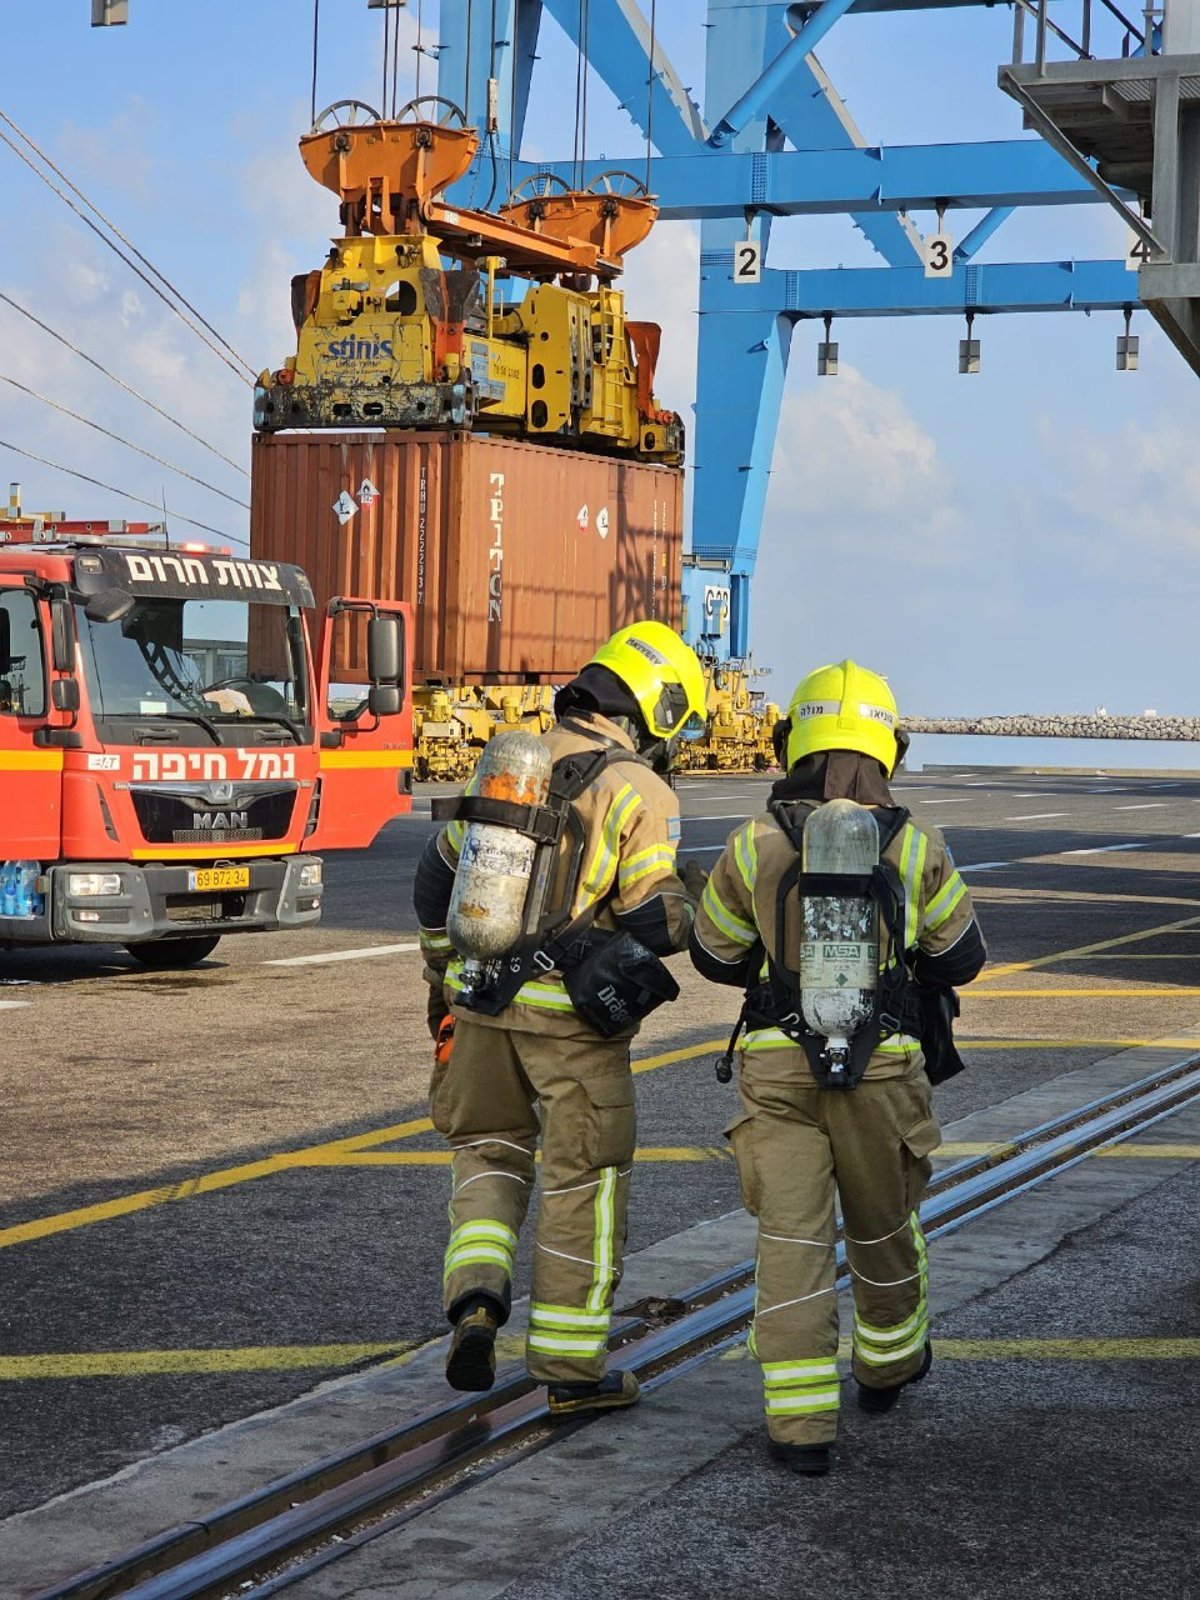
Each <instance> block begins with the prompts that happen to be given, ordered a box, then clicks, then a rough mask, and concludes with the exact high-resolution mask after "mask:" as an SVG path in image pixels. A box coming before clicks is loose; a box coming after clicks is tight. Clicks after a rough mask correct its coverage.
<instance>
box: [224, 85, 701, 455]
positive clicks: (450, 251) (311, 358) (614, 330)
mask: <svg viewBox="0 0 1200 1600" xmlns="http://www.w3.org/2000/svg"><path fill="white" fill-rule="evenodd" d="M479 143H480V138H479V133H478V130H477V129H475V128H469V127H467V126H466V125H465V122H464V119H463V115H462V113H461V112H460V111H459V110H458V108H457V107H456V106H454V105H452V104H451V103H450V102H448V101H444V100H441V99H438V98H437V97H425V98H423V99H420V100H414V101H412V102H410V104H409V105H407V106H405V107H404V108H403V109H402V110H401V111H400V112H399V113H398V114H397V116H396V117H394V118H390V119H385V118H382V117H380V116H379V115H378V113H377V112H375V111H374V110H372V108H371V107H370V106H366V105H363V104H362V102H360V101H353V100H344V101H339V102H338V103H337V104H336V105H333V106H330V107H329V108H328V109H327V110H326V111H324V112H323V113H322V114H321V116H320V117H319V118H318V119H317V121H316V123H315V124H314V126H313V129H312V131H311V132H310V133H308V134H306V135H305V136H304V137H303V138H302V139H301V140H300V154H301V157H302V159H303V161H304V164H305V167H306V168H307V169H308V171H309V173H310V174H311V176H312V177H313V178H315V179H316V181H317V182H318V183H320V184H322V185H323V186H324V187H326V188H328V189H330V190H332V191H333V193H334V194H336V195H337V196H338V198H339V200H340V202H341V210H340V216H341V221H342V226H343V228H344V230H345V231H344V234H343V236H342V237H341V238H338V239H335V240H334V241H333V247H332V249H331V250H330V252H329V255H328V257H327V259H326V261H325V264H324V266H323V267H321V268H320V269H319V270H316V271H312V272H308V273H304V274H301V275H300V276H299V277H297V278H294V279H293V280H292V314H293V320H294V322H295V325H296V333H297V348H296V354H295V355H294V356H289V357H288V358H287V359H286V360H285V362H284V364H283V366H282V367H280V368H278V369H277V370H275V371H266V372H263V373H262V374H261V376H260V378H259V381H258V385H257V388H256V390H255V410H254V424H255V427H256V429H258V430H259V431H260V432H272V431H275V430H278V429H284V428H354V427H364V426H365V427H377V428H378V427H382V428H457V429H471V428H479V429H480V430H482V431H486V432H488V433H498V434H507V435H511V436H514V437H518V438H522V439H529V440H535V441H537V442H538V443H540V444H557V445H562V446H566V447H568V448H570V449H573V450H590V451H597V452H601V453H604V454H608V455H617V456H625V457H626V458H628V459H631V460H638V461H651V462H658V463H660V464H663V465H670V466H677V465H678V464H679V463H680V462H681V461H682V460H683V452H684V428H683V423H682V422H681V420H680V418H679V416H678V415H677V414H676V413H675V412H673V411H665V410H663V409H662V408H661V407H660V406H659V404H658V401H657V400H656V398H655V396H654V392H653V390H654V368H655V364H656V362H657V358H658V351H659V339H660V330H659V328H658V326H657V325H656V324H654V323H647V322H634V321H629V320H627V319H626V316H625V305H624V296H623V295H622V293H621V291H620V290H619V289H617V288H615V287H614V285H613V280H614V279H615V278H616V277H617V276H618V274H619V273H620V271H621V268H622V265H623V258H624V255H625V253H626V252H627V251H628V250H631V249H633V248H634V247H635V246H636V245H638V244H640V243H641V242H642V240H643V239H645V238H646V236H647V235H648V233H649V232H650V230H651V228H652V227H653V226H654V222H655V219H656V218H657V216H658V206H657V204H656V202H655V201H654V199H653V198H652V197H651V196H649V195H648V194H647V193H646V191H645V188H644V186H643V185H642V184H641V183H640V181H639V180H638V179H637V178H635V177H633V176H632V175H631V174H628V173H623V172H610V173H605V174H603V175H602V176H601V177H599V178H597V179H596V180H595V181H594V183H593V184H592V186H591V187H590V188H589V189H586V190H572V189H569V188H568V187H567V186H566V185H565V184H563V183H562V182H561V180H559V179H557V178H554V177H551V176H547V177H538V178H533V179H528V180H526V182H525V183H524V184H522V185H520V186H519V187H518V188H517V189H516V190H514V192H513V193H512V195H511V196H510V197H509V199H508V202H507V203H506V204H505V205H504V206H502V207H500V209H499V210H498V211H494V212H489V211H472V210H468V209H464V208H462V207H456V206H451V205H449V204H447V203H446V201H445V200H444V198H443V195H444V191H445V190H446V189H447V188H448V187H449V186H450V185H451V184H453V183H454V182H456V181H457V180H458V179H459V178H461V177H462V176H463V175H464V174H465V173H466V171H467V169H468V168H469V166H470V164H471V162H472V160H473V159H474V156H475V154H476V153H477V151H478V149H479ZM448 262H449V263H452V264H450V265H448V264H447V263H448ZM453 263H457V264H453Z"/></svg>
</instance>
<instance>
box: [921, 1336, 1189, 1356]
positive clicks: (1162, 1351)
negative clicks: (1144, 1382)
mask: <svg viewBox="0 0 1200 1600" xmlns="http://www.w3.org/2000/svg"><path fill="white" fill-rule="evenodd" d="M933 1353H934V1355H936V1356H948V1357H949V1359H950V1360H951V1361H1197V1360H1200V1339H935V1340H934V1341H933Z"/></svg>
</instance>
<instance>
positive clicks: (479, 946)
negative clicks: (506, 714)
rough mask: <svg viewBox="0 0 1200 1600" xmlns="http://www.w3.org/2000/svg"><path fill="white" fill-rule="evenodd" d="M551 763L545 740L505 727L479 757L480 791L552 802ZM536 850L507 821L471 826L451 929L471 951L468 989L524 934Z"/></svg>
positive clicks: (456, 941) (525, 801)
mask: <svg viewBox="0 0 1200 1600" xmlns="http://www.w3.org/2000/svg"><path fill="white" fill-rule="evenodd" d="M550 768H551V761H550V752H549V751H548V750H547V749H546V746H545V745H544V744H543V743H542V741H541V740H540V739H536V738H534V736H533V735H532V734H531V733H520V732H513V733H501V734H498V735H497V736H496V737H495V738H494V739H492V740H490V741H489V743H488V744H487V746H486V747H485V749H484V752H483V755H482V756H481V757H480V759H479V766H478V768H477V769H476V775H475V776H476V782H475V785H474V789H473V793H475V794H477V795H478V796H479V797H480V799H483V800H507V801H509V802H511V803H512V804H513V805H518V806H541V805H545V803H546V799H547V797H548V795H549V793H550ZM536 853H537V845H536V844H535V843H534V841H533V840H532V839H530V838H527V837H526V835H525V834H523V833H518V832H517V830H516V829H515V828H512V827H509V826H507V825H506V824H504V823H498V822H470V823H468V824H467V830H466V835H465V837H464V839H463V845H462V851H461V853H460V855H459V858H458V868H457V871H456V872H455V874H454V890H453V893H452V894H451V896H450V911H449V914H448V916H447V919H446V933H447V935H448V937H449V939H450V943H451V944H452V945H453V946H454V948H455V949H456V950H457V951H458V953H459V955H460V956H462V957H463V960H464V963H465V971H464V979H465V982H466V986H467V988H468V989H471V988H474V987H475V986H476V985H477V984H478V983H479V982H480V981H481V980H482V978H483V968H484V967H485V966H486V965H487V963H488V962H491V961H497V960H499V959H500V957H502V956H505V955H507V954H508V953H509V951H510V950H511V949H512V948H513V946H514V945H515V944H516V943H517V941H518V940H519V939H520V937H521V934H522V932H523V931H524V925H525V902H526V898H527V896H528V893H529V880H530V877H531V876H532V873H533V864H534V857H535V855H536Z"/></svg>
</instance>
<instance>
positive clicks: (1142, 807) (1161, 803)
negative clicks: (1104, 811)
mask: <svg viewBox="0 0 1200 1600" xmlns="http://www.w3.org/2000/svg"><path fill="white" fill-rule="evenodd" d="M1169 804H1170V802H1169V801H1167V800H1142V801H1140V802H1139V803H1138V804H1137V805H1135V806H1114V807H1113V810H1114V811H1161V810H1162V809H1163V808H1164V807H1165V806H1167V805H1169Z"/></svg>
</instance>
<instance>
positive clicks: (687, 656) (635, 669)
mask: <svg viewBox="0 0 1200 1600" xmlns="http://www.w3.org/2000/svg"><path fill="white" fill-rule="evenodd" d="M588 665H589V666H598V667H607V668H608V670H609V671H610V672H611V673H613V674H614V675H615V676H616V677H618V678H620V680H621V682H622V683H623V684H624V685H625V687H626V688H627V689H628V690H629V692H630V694H631V695H632V696H633V698H634V699H635V700H636V701H637V703H638V708H639V709H640V711H641V713H642V716H643V717H644V719H645V722H646V726H647V728H648V729H649V730H650V732H651V733H652V734H654V735H655V736H656V737H657V738H659V739H674V738H684V739H699V738H700V737H701V735H702V734H703V733H704V730H705V727H706V717H705V711H706V695H705V689H704V673H703V672H702V671H701V668H700V662H699V660H698V659H697V656H696V652H695V651H694V650H693V649H692V648H691V646H690V645H686V644H684V642H683V640H682V639H681V638H680V637H679V635H678V634H677V633H676V632H675V630H674V629H673V628H668V627H667V625H666V623H665V622H635V623H633V624H632V626H630V627H628V628H621V629H620V630H619V631H618V632H616V633H614V634H613V636H612V638H611V639H609V640H608V641H607V642H606V643H605V644H602V645H601V646H600V648H599V650H597V651H596V654H595V655H594V656H593V657H592V659H591V661H589V662H588Z"/></svg>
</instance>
